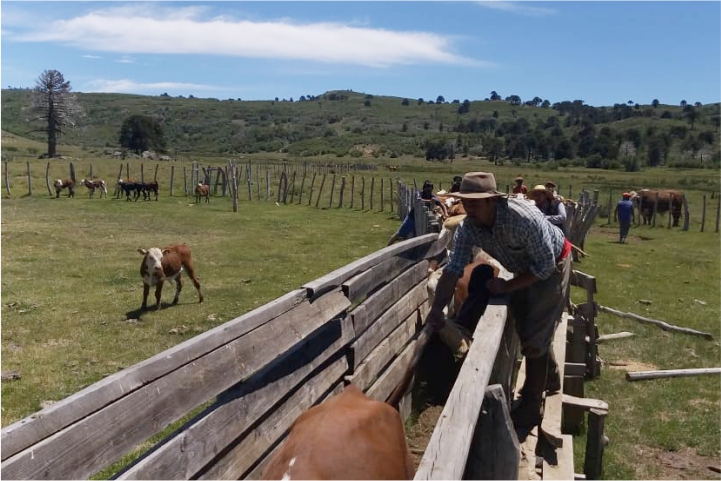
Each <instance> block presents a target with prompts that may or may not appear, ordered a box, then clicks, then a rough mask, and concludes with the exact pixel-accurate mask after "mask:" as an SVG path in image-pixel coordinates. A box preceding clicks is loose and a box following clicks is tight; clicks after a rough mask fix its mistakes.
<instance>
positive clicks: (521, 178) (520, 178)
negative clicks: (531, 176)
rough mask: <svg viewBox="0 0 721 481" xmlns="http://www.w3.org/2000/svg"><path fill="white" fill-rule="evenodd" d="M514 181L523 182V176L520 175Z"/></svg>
mask: <svg viewBox="0 0 721 481" xmlns="http://www.w3.org/2000/svg"><path fill="white" fill-rule="evenodd" d="M514 180H515V181H516V182H518V181H519V180H520V181H521V182H523V177H521V176H520V175H519V176H518V177H516V178H515V179H514Z"/></svg>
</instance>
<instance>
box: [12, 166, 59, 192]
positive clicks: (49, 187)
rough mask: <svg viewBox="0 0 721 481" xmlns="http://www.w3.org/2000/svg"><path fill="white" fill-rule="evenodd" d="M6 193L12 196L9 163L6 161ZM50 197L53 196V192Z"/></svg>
mask: <svg viewBox="0 0 721 481" xmlns="http://www.w3.org/2000/svg"><path fill="white" fill-rule="evenodd" d="M49 166H50V162H48V167H49ZM49 188H50V187H48V189H49ZM5 191H7V193H8V195H10V177H9V174H8V161H7V160H6V161H5ZM50 195H53V194H52V192H51V193H50Z"/></svg>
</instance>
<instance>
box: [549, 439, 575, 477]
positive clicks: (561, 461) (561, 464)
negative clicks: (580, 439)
mask: <svg viewBox="0 0 721 481" xmlns="http://www.w3.org/2000/svg"><path fill="white" fill-rule="evenodd" d="M562 438H563V448H559V449H556V461H557V464H555V465H554V464H550V463H549V462H548V460H547V459H546V458H545V457H544V458H543V479H544V480H546V479H553V480H569V479H574V472H573V436H571V435H570V434H564V435H563V436H562Z"/></svg>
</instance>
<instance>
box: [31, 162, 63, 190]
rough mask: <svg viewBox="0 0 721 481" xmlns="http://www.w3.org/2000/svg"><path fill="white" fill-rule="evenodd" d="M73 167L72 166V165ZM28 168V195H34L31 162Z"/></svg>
mask: <svg viewBox="0 0 721 481" xmlns="http://www.w3.org/2000/svg"><path fill="white" fill-rule="evenodd" d="M70 165H72V164H70ZM27 168H28V195H33V181H32V177H30V162H27Z"/></svg>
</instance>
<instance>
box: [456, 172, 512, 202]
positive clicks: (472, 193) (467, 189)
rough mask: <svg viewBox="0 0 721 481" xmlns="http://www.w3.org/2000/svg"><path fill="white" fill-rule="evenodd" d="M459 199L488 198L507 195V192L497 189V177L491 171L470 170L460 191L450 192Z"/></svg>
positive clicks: (462, 182)
mask: <svg viewBox="0 0 721 481" xmlns="http://www.w3.org/2000/svg"><path fill="white" fill-rule="evenodd" d="M450 195H452V196H454V197H458V198H459V199H488V198H490V197H505V195H506V194H504V193H502V192H499V191H498V190H496V178H495V177H494V176H493V174H491V173H489V172H468V173H466V174H465V175H464V176H463V180H461V188H460V190H459V191H458V192H453V193H452V194H450Z"/></svg>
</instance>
